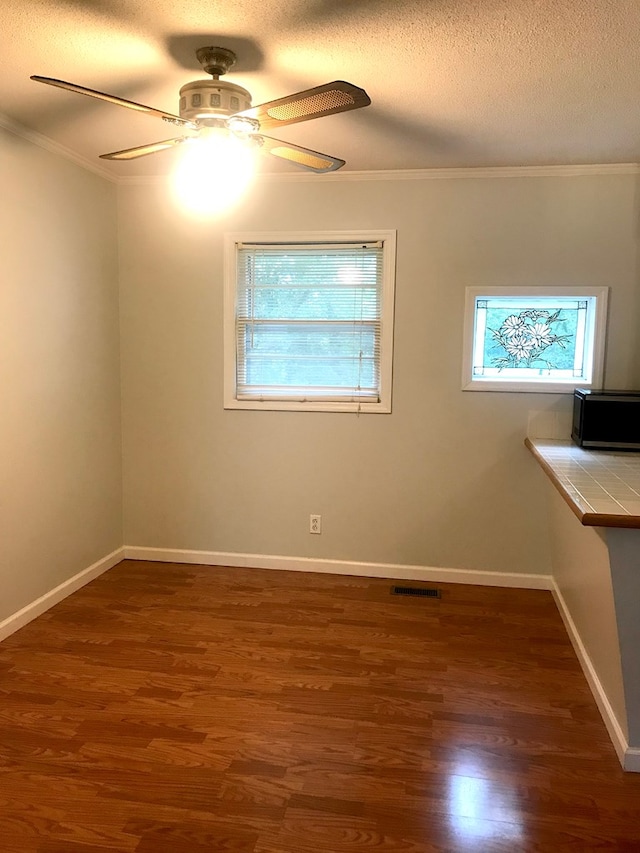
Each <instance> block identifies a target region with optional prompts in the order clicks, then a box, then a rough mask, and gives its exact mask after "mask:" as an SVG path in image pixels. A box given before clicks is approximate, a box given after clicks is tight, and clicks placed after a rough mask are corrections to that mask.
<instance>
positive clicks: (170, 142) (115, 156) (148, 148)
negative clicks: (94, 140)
mask: <svg viewBox="0 0 640 853" xmlns="http://www.w3.org/2000/svg"><path fill="white" fill-rule="evenodd" d="M185 139H187V137H186V136H176V137H174V138H173V139H164V140H163V141H162V142H152V143H151V144H150V145H138V146H137V147H136V148H125V149H124V150H123V151H112V152H111V153H110V154H101V155H100V158H101V159H102V160H135V159H136V158H137V157H146V155H147V154H155V153H156V151H164V150H165V148H173V146H174V145H180V143H181V142H184V141H185Z"/></svg>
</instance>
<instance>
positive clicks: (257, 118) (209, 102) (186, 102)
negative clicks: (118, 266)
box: [31, 47, 371, 173]
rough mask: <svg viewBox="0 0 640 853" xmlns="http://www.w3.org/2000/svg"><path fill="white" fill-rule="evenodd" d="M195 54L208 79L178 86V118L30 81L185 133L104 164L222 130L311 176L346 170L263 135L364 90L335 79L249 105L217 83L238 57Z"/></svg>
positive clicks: (240, 92) (334, 109)
mask: <svg viewBox="0 0 640 853" xmlns="http://www.w3.org/2000/svg"><path fill="white" fill-rule="evenodd" d="M196 56H197V58H198V61H199V62H200V64H201V65H202V67H203V68H204V70H205V71H206V72H207V74H210V75H211V78H212V79H211V80H194V81H193V82H191V83H186V84H185V85H184V86H182V88H181V89H180V106H179V113H180V114H179V115H173V114H172V113H167V112H164V110H158V109H155V108H153V107H148V106H145V105H144V104H138V103H136V102H135V101H128V100H126V99H124V98H118V97H117V96H116V95H109V94H106V93H104V92H98V91H96V90H95V89H87V88H85V87H84V86H79V85H77V84H76V83H67V82H65V81H64V80H56V79H54V78H52V77H40V76H38V75H33V76H32V77H31V79H32V80H36V81H37V82H38V83H46V84H47V85H49V86H57V87H59V88H61V89H68V90H69V91H71V92H78V93H79V94H81V95H89V96H90V97H92V98H99V99H100V100H103V101H108V102H109V103H112V104H116V105H117V106H120V107H126V108H127V109H130V110H137V111H138V112H144V113H148V114H149V115H152V116H156V117H158V118H161V119H162V120H163V121H166V122H168V123H169V124H173V125H176V126H178V127H180V128H182V130H184V131H185V133H184V134H183V135H181V136H174V137H173V138H171V139H164V140H162V141H160V142H152V143H151V144H150V145H140V146H138V147H136V148H125V149H124V150H123V151H112V152H111V153H110V154H101V155H100V156H101V158H102V159H104V160H134V159H135V158H137V157H144V156H146V155H147V154H154V153H155V152H156V151H163V150H164V149H167V148H172V147H174V146H176V145H181V144H182V143H184V142H187V141H188V140H190V139H194V138H198V137H206V136H207V134H210V133H211V132H213V129H216V128H218V129H219V128H222V129H226V130H227V131H228V132H229V133H230V134H231V135H233V136H235V137H237V138H239V139H241V140H243V141H245V142H247V143H249V144H252V145H255V146H257V147H258V148H259V149H260V151H262V152H264V153H265V154H271V155H272V156H274V157H279V158H281V159H283V160H287V161H289V162H291V163H294V164H295V165H297V166H301V167H302V168H304V169H309V170H311V171H312V172H319V173H322V172H333V171H335V170H336V169H340V168H341V167H342V166H344V164H345V161H344V160H340V159H339V158H338V157H332V156H331V155H330V154H321V153H320V152H319V151H313V150H311V149H310V148H303V147H302V146H300V145H294V144H293V143H291V142H283V141H282V140H280V139H274V138H273V137H271V136H265V135H264V134H263V133H262V131H263V130H270V129H271V128H275V127H281V126H282V127H284V126H285V125H287V124H294V123H295V122H299V121H308V120H309V119H314V118H321V117H322V116H328V115H334V114H335V113H341V112H345V111H346V110H355V109H359V108H360V107H366V106H368V105H369V104H370V103H371V99H370V98H369V96H368V95H367V93H366V92H365V91H364V89H360V88H358V87H357V86H354V85H353V84H352V83H346V82H345V81H344V80H336V81H334V82H333V83H325V84H324V85H322V86H315V87H314V88H312V89H305V90H304V91H302V92H296V93H295V94H293V95H287V96H286V97H284V98H277V99H276V100H274V101H268V102H267V103H265V104H260V105H259V106H257V107H252V106H251V94H250V93H249V92H248V91H247V90H246V89H243V88H242V86H238V85H237V84H235V83H229V82H228V81H227V80H220V77H221V76H222V75H223V74H226V73H227V72H228V71H229V69H230V68H231V67H232V66H233V65H234V64H235V61H236V55H235V53H234V52H233V51H231V50H227V49H226V48H224V47H201V48H200V49H199V50H197V51H196Z"/></svg>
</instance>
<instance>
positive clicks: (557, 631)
mask: <svg viewBox="0 0 640 853" xmlns="http://www.w3.org/2000/svg"><path fill="white" fill-rule="evenodd" d="M391 583H392V582H391V581H384V580H377V579H373V580H372V579H367V578H348V577H336V576H328V575H312V574H294V573H289V572H267V571H258V570H242V569H218V568H205V567H200V566H195V567H194V566H177V565H171V564H159V563H143V562H131V561H125V562H123V563H121V564H120V565H119V566H117V567H116V568H114V569H112V570H111V571H110V572H108V573H107V574H105V575H103V576H102V577H101V578H99V579H98V580H96V581H94V582H93V583H92V584H90V585H89V586H87V587H85V588H84V589H82V590H80V591H79V592H77V593H76V594H75V595H73V596H71V597H70V598H68V599H67V600H65V601H64V602H62V603H61V604H59V605H58V606H57V607H55V608H54V609H53V610H50V611H49V612H48V613H46V614H45V615H43V616H41V617H40V618H39V619H37V620H36V621H34V622H32V623H31V624H30V625H28V626H27V627H26V628H24V629H23V630H22V631H19V632H18V633H17V634H14V635H13V636H12V637H10V638H9V639H7V640H5V641H4V642H3V643H2V644H1V645H0V853H30V851H38V852H39V853H98V851H103V852H104V851H106V850H110V851H114V850H115V851H136V853H217V851H221V853H369V852H370V851H371V853H423V851H447V853H463V851H464V852H466V851H477V852H478V853H492V851H508V853H520V851H549V853H556V851H558V853H561V851H565V850H567V851H568V850H571V851H590V850H597V851H605V850H617V851H629V853H631V851H636V853H637V851H640V774H625V773H623V772H622V770H621V768H620V765H619V763H618V760H617V758H616V756H615V754H614V751H613V747H612V746H611V743H610V741H609V738H608V736H607V734H606V731H605V728H604V725H603V723H602V721H601V718H600V716H599V714H598V711H597V709H596V706H595V703H594V701H593V698H592V696H591V694H590V692H589V689H588V687H587V684H586V682H585V679H584V676H583V674H582V672H581V670H580V668H579V665H578V663H577V660H576V658H575V655H574V653H573V650H572V648H571V646H570V644H569V640H568V638H567V635H566V632H565V630H564V627H563V625H562V622H561V620H560V617H559V615H558V613H557V610H556V607H555V605H554V603H553V601H552V598H551V595H550V594H549V593H547V592H537V591H523V590H510V589H492V588H482V587H471V586H461V585H454V584H451V585H447V584H441V585H438V586H439V587H440V588H441V589H442V599H441V600H434V599H426V598H403V597H398V596H392V595H390V586H391Z"/></svg>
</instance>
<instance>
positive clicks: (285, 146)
mask: <svg viewBox="0 0 640 853" xmlns="http://www.w3.org/2000/svg"><path fill="white" fill-rule="evenodd" d="M260 136H261V138H262V147H261V149H260V150H261V151H264V152H265V154H273V156H274V157H280V158H282V159H283V160H287V161H288V162H289V163H294V164H295V165H296V166H301V167H302V168H303V169H309V170H310V171H312V172H317V173H319V174H322V173H323V172H335V171H336V169H341V168H342V167H343V166H344V160H339V159H338V158H337V157H332V156H331V155H330V154H321V153H320V152H319V151H312V150H311V149H310V148H302V146H300V145H293V144H292V143H291V142H283V141H282V140H281V139H273V138H272V137H271V136H262V135H261V134H260Z"/></svg>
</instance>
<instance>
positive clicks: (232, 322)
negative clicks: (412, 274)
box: [224, 230, 396, 414]
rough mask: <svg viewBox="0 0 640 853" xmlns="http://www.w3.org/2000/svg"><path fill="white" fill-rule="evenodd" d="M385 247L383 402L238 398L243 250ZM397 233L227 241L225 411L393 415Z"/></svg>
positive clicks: (239, 235)
mask: <svg viewBox="0 0 640 853" xmlns="http://www.w3.org/2000/svg"><path fill="white" fill-rule="evenodd" d="M360 242H362V243H375V242H381V243H382V244H383V263H382V276H383V281H382V321H381V326H382V327H381V335H380V394H379V401H378V402H366V401H357V400H356V401H352V400H313V399H309V400H303V399H290V400H274V399H257V398H256V399H241V400H239V399H238V398H237V394H236V372H237V363H236V359H237V355H236V334H237V333H236V292H237V275H238V264H237V259H238V254H237V249H238V245H239V244H242V243H245V244H255V243H258V244H259V243H263V244H265V245H267V246H278V245H292V244H293V245H295V244H297V243H300V244H304V243H307V244H308V243H317V244H324V243H360ZM395 266H396V232H395V231H393V230H385V231H380V230H371V231H368V230H367V231H287V232H284V231H283V232H279V231H278V232H274V231H251V232H246V231H243V232H236V233H228V234H225V238H224V408H225V409H253V410H256V409H258V410H260V409H261V410H267V411H296V412H313V411H315V412H359V413H375V414H388V413H390V412H391V385H392V375H393V321H394V302H395Z"/></svg>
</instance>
